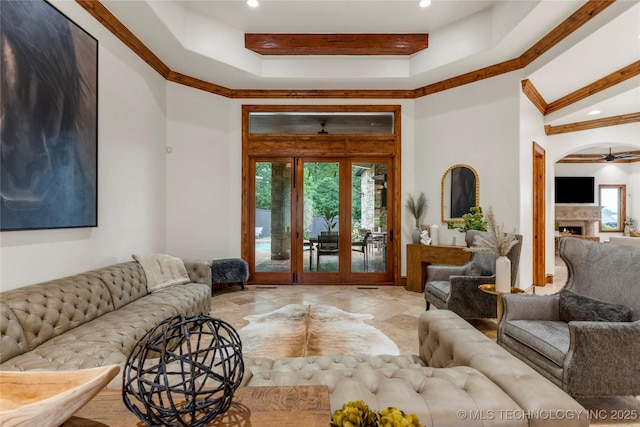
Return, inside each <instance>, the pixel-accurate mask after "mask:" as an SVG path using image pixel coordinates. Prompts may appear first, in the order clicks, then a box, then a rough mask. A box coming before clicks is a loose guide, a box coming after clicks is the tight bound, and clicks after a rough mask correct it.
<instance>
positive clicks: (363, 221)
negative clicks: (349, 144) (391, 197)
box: [351, 162, 388, 273]
mask: <svg viewBox="0 0 640 427" xmlns="http://www.w3.org/2000/svg"><path fill="white" fill-rule="evenodd" d="M387 168H388V165H387V163H371V162H354V163H352V165H351V272H352V273H386V272H387V193H388V188H387Z"/></svg>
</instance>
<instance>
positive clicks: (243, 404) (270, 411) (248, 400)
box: [63, 385, 331, 427]
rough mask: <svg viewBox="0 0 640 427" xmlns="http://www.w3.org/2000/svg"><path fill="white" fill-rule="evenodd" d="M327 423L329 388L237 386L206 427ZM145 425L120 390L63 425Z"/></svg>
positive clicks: (96, 399)
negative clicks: (226, 407) (225, 408)
mask: <svg viewBox="0 0 640 427" xmlns="http://www.w3.org/2000/svg"><path fill="white" fill-rule="evenodd" d="M330 421H331V407H330V406H329V389H328V388H327V387H326V386H319V385H312V386H285V387H238V389H237V390H236V392H235V394H234V396H233V401H232V403H231V407H230V408H229V410H228V411H227V412H225V413H224V414H220V415H218V416H217V417H216V418H215V419H214V420H213V421H212V422H211V423H210V424H208V426H211V427H231V426H242V427H270V426H273V427H281V426H284V425H303V426H305V427H307V426H310V427H315V426H321V427H327V426H328V425H329V422H330ZM144 425H145V424H144V423H143V422H142V421H140V419H139V418H138V417H136V416H135V415H134V414H133V412H131V411H129V410H128V409H127V407H126V406H125V404H124V402H123V401H122V392H121V391H119V390H118V391H116V390H107V391H103V392H101V393H98V395H97V396H96V397H94V398H93V400H91V401H90V402H89V403H87V404H86V405H85V406H84V407H83V408H82V409H80V410H79V411H78V412H76V413H75V414H74V416H73V417H71V418H70V419H69V420H67V422H65V423H64V424H63V426H64V427H106V426H108V427H132V426H136V427H142V426H144Z"/></svg>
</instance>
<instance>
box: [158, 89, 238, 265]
mask: <svg viewBox="0 0 640 427" xmlns="http://www.w3.org/2000/svg"><path fill="white" fill-rule="evenodd" d="M167 103H168V107H167V147H170V148H171V153H168V154H167V155H166V161H167V179H166V186H167V230H166V235H167V251H168V252H169V253H171V254H173V255H175V256H179V257H183V258H199V259H213V258H228V257H237V256H239V255H240V231H241V229H240V226H241V222H240V200H241V190H240V185H241V182H242V138H241V137H240V138H235V137H234V136H233V135H232V131H231V130H232V122H234V120H233V117H234V114H235V112H234V111H233V109H232V102H231V101H230V100H229V99H227V98H224V97H220V96H217V95H213V94H211V93H208V92H203V91H201V90H196V89H192V88H189V87H186V86H183V85H178V84H175V83H168V84H167Z"/></svg>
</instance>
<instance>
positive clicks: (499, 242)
mask: <svg viewBox="0 0 640 427" xmlns="http://www.w3.org/2000/svg"><path fill="white" fill-rule="evenodd" d="M487 231H489V235H488V236H487V237H484V236H476V237H475V240H474V241H473V243H474V245H473V246H471V247H470V248H467V249H466V250H467V251H470V252H488V253H492V254H496V255H498V258H497V259H496V291H498V292H501V293H509V292H511V260H509V258H507V254H508V253H509V251H510V250H511V248H513V246H514V245H515V244H516V243H517V241H518V240H517V239H516V235H515V232H511V233H505V232H504V226H498V225H496V220H495V217H494V215H493V210H492V209H491V208H489V211H488V212H487Z"/></svg>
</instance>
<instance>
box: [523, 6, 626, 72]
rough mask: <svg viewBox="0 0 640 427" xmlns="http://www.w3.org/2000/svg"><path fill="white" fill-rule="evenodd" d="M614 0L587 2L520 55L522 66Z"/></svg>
mask: <svg viewBox="0 0 640 427" xmlns="http://www.w3.org/2000/svg"><path fill="white" fill-rule="evenodd" d="M614 2H615V0H589V1H587V2H586V3H585V4H584V5H583V6H582V7H580V8H579V9H578V10H577V11H575V12H574V13H572V14H571V16H569V17H568V18H567V19H565V20H564V21H562V22H561V23H560V24H559V25H558V26H557V27H555V28H554V29H553V30H551V32H550V33H549V34H547V35H546V36H544V37H543V38H542V39H540V40H539V41H538V42H537V43H536V44H534V45H533V46H531V47H530V48H529V49H527V51H525V52H524V53H523V54H522V55H520V60H521V61H522V66H523V67H526V66H527V65H529V64H531V63H532V62H533V61H535V60H536V59H537V58H538V57H539V56H540V55H542V54H543V53H545V52H546V51H548V50H549V49H551V48H552V47H553V46H555V45H556V44H558V43H560V42H561V41H562V40H563V39H564V38H565V37H567V36H568V35H569V34H571V33H573V32H574V31H576V30H577V29H578V28H580V27H581V26H583V25H584V24H586V23H587V22H589V21H590V20H591V19H592V18H593V17H595V16H596V15H597V14H599V13H600V12H602V11H603V10H605V9H606V8H607V7H609V6H611V5H612V4H613V3H614Z"/></svg>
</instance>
